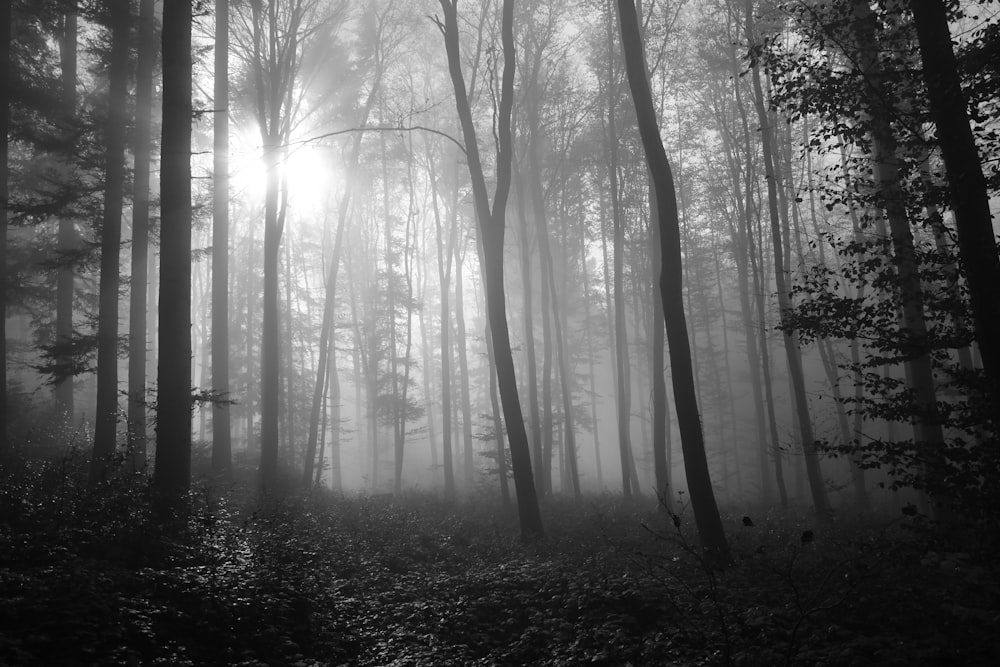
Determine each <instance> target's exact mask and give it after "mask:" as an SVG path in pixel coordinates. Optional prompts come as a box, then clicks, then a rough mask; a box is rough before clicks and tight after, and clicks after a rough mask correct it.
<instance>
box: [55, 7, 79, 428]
mask: <svg viewBox="0 0 1000 667" xmlns="http://www.w3.org/2000/svg"><path fill="white" fill-rule="evenodd" d="M77 22H78V20H77V3H76V1H75V0H73V1H71V2H67V3H66V8H65V10H64V12H63V16H62V34H61V35H60V39H59V60H60V69H61V70H62V72H61V78H62V81H61V83H62V91H61V92H62V100H61V101H62V106H63V109H62V113H63V114H64V124H65V132H66V134H67V135H69V136H72V135H73V133H74V131H75V128H76V120H77V118H76V116H77V112H76V106H77V95H76V84H77V74H76V70H77V46H76V41H77V32H78V29H77ZM70 162H71V163H72V161H71V160H70ZM70 174H71V175H76V170H75V169H72V168H71V169H70ZM57 242H58V246H59V250H60V251H61V252H62V253H63V254H64V255H68V254H69V253H71V252H72V251H73V250H74V248H75V247H76V245H77V236H76V225H75V223H74V221H73V217H72V216H70V215H66V214H64V215H62V216H60V217H59V230H58V241H57ZM74 271H75V269H74V267H73V265H72V263H71V262H68V261H64V262H63V265H62V266H61V267H60V268H59V272H58V276H57V278H56V345H57V346H58V348H59V350H60V352H61V354H60V355H59V362H60V364H61V365H62V366H63V367H68V366H71V365H72V360H71V355H70V354H67V352H66V350H68V349H69V348H70V347H71V346H72V341H73V298H74V283H75V277H74ZM73 382H74V376H73V374H72V373H67V374H65V375H64V376H63V377H58V378H56V379H55V398H56V411H57V412H58V413H60V416H62V417H64V418H65V419H67V420H68V421H73V413H74V405H73V402H74V401H73Z"/></svg>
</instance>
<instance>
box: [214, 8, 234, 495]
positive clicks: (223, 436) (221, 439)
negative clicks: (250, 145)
mask: <svg viewBox="0 0 1000 667" xmlns="http://www.w3.org/2000/svg"><path fill="white" fill-rule="evenodd" d="M214 83H215V96H214V97H215V102H214V105H215V109H214V111H215V115H214V118H215V122H214V125H213V127H212V132H213V135H214V136H213V153H212V157H213V166H212V393H213V395H214V396H215V397H216V398H217V399H221V400H217V401H215V402H214V404H213V409H212V472H213V473H215V474H216V475H221V476H228V475H229V474H230V471H231V468H232V465H233V460H232V458H233V453H232V449H233V444H232V421H231V418H230V409H229V401H228V399H229V0H216V2H215V81H214Z"/></svg>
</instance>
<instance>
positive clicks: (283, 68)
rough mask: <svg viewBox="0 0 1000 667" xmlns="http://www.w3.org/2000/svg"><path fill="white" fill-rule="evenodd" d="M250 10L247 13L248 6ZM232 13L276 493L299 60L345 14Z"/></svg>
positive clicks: (266, 450)
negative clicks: (252, 143) (254, 200)
mask: <svg viewBox="0 0 1000 667" xmlns="http://www.w3.org/2000/svg"><path fill="white" fill-rule="evenodd" d="M247 4H249V7H248V6H247ZM247 4H244V3H240V4H239V5H237V6H236V7H234V9H236V10H237V11H236V12H235V13H234V16H235V17H236V18H237V19H238V22H239V32H238V33H237V39H236V45H237V46H238V47H239V51H238V52H239V54H240V57H241V58H243V59H244V60H245V64H246V65H247V68H248V72H247V74H248V75H249V76H250V79H251V88H252V95H253V109H252V111H253V114H254V118H255V120H256V121H257V125H258V128H259V130H260V137H261V142H262V144H263V147H262V149H261V157H262V159H263V163H264V169H265V173H266V175H267V183H266V187H265V192H264V304H263V310H262V320H261V329H262V332H261V358H260V368H261V371H260V387H261V408H260V409H261V426H260V437H261V448H260V481H261V485H262V487H263V488H265V489H273V488H274V486H275V484H276V483H277V476H278V411H279V388H280V385H279V366H280V353H281V346H280V340H279V336H278V331H279V314H278V258H279V256H280V252H281V236H282V232H283V230H284V224H285V216H286V212H287V206H288V200H287V196H286V194H287V192H286V189H285V187H284V186H283V182H282V181H283V178H282V165H283V164H284V162H285V160H286V157H287V152H288V142H289V139H290V138H291V135H292V130H293V128H294V126H295V123H296V122H298V121H300V120H301V115H302V109H301V103H302V91H301V90H297V89H296V84H297V83H300V82H299V76H300V74H301V70H302V63H303V58H304V53H305V51H306V50H307V49H309V48H310V47H312V46H314V45H316V44H321V43H323V40H325V39H326V38H327V37H329V35H328V34H327V33H326V30H327V29H328V28H330V27H331V26H332V25H333V23H334V22H335V17H339V16H340V14H341V12H342V11H343V9H344V3H343V2H340V3H336V4H335V5H333V6H328V5H326V4H325V3H321V2H319V0H291V1H289V2H279V1H278V0H267V1H266V2H261V1H260V0H251V1H250V2H249V3H247Z"/></svg>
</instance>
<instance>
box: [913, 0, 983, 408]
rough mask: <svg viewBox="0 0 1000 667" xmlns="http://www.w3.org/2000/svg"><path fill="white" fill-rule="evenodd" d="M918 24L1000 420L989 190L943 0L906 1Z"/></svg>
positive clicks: (976, 318)
mask: <svg viewBox="0 0 1000 667" xmlns="http://www.w3.org/2000/svg"><path fill="white" fill-rule="evenodd" d="M909 6H910V10H911V11H912V12H913V19H914V23H915V24H916V27H917V39H918V41H919V43H920V55H921V58H922V59H923V71H924V81H925V82H926V84H927V92H928V97H929V99H930V107H931V115H932V116H933V118H934V124H935V126H936V127H937V134H938V142H939V144H940V146H941V154H942V156H943V157H944V164H945V169H946V170H947V173H948V185H949V187H950V189H951V197H952V206H953V209H954V212H955V227H956V229H957V231H958V246H959V249H960V251H961V254H962V265H963V268H964V269H965V277H966V280H967V281H968V284H969V294H970V297H971V301H972V315H973V321H974V322H975V326H976V342H977V343H978V344H979V351H980V354H981V355H982V359H983V367H984V368H985V369H986V375H987V377H988V378H989V380H990V389H991V393H992V396H991V398H992V405H993V418H994V420H996V421H997V422H1000V289H997V286H998V285H1000V259H998V257H997V245H996V237H995V236H994V233H993V223H992V217H991V215H990V203H989V191H988V190H987V187H986V178H985V177H984V175H983V169H982V162H981V160H980V157H979V150H978V148H977V147H976V140H975V137H974V136H973V134H972V129H971V127H970V125H969V113H968V103H967V102H966V99H965V95H964V93H963V92H962V87H961V83H960V78H959V74H958V65H957V63H956V60H955V50H954V47H953V46H952V42H951V32H950V31H949V28H948V12H947V8H946V3H945V2H943V1H942V0H918V1H911V2H910V3H909Z"/></svg>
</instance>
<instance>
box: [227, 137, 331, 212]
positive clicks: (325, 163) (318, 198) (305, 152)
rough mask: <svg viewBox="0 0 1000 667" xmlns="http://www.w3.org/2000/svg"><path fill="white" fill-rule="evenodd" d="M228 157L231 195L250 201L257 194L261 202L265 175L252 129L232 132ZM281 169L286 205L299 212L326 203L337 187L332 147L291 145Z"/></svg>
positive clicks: (319, 207) (264, 186)
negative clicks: (286, 195)
mask: <svg viewBox="0 0 1000 667" xmlns="http://www.w3.org/2000/svg"><path fill="white" fill-rule="evenodd" d="M229 156H230V180H231V189H232V192H231V196H232V197H233V198H234V199H239V198H245V199H249V200H250V201H253V199H254V197H258V198H259V202H260V204H261V205H263V201H264V191H265V189H266V185H267V174H266V172H265V169H264V163H263V160H262V159H261V143H260V136H259V135H258V134H257V133H256V131H241V132H236V133H235V134H234V136H233V137H232V139H231V146H230V151H229ZM282 170H283V172H284V173H283V174H282V175H283V176H285V177H286V178H287V181H288V185H287V187H288V199H289V206H290V207H291V208H292V209H293V210H295V211H297V212H299V213H309V212H315V211H316V210H318V209H321V208H322V207H324V206H326V205H327V203H328V198H329V196H330V193H331V192H332V191H334V190H335V189H336V186H337V180H338V174H337V173H336V168H335V165H334V161H333V149H331V148H329V147H326V146H312V145H309V144H295V145H293V146H292V147H291V148H290V149H289V151H288V157H287V159H286V160H285V162H284V164H282Z"/></svg>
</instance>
